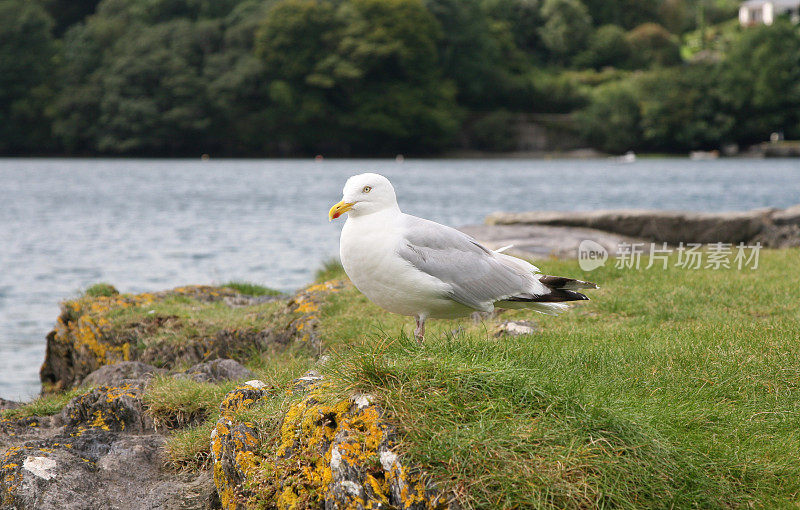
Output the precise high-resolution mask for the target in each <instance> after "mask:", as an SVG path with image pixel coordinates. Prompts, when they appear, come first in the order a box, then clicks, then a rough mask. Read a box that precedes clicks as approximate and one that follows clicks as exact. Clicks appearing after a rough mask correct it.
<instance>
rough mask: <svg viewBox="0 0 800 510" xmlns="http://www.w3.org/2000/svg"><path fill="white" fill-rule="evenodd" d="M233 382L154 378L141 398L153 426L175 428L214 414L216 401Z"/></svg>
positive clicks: (202, 419)
mask: <svg viewBox="0 0 800 510" xmlns="http://www.w3.org/2000/svg"><path fill="white" fill-rule="evenodd" d="M235 387H236V382H226V383H223V384H214V383H204V382H197V381H194V380H192V379H188V378H177V377H169V376H166V377H156V378H154V379H153V380H152V381H151V382H150V383H149V384H148V386H147V391H146V392H145V394H144V396H143V397H142V401H143V403H144V405H145V408H146V409H147V413H148V414H149V415H150V416H151V417H152V418H153V421H154V422H155V426H156V428H162V429H176V428H182V427H185V426H187V425H197V424H200V423H202V422H204V421H206V419H208V418H209V417H212V416H215V415H216V414H217V412H218V409H219V403H220V401H221V400H222V398H223V397H224V396H225V394H226V393H227V392H229V391H230V390H232V389H233V388H235Z"/></svg>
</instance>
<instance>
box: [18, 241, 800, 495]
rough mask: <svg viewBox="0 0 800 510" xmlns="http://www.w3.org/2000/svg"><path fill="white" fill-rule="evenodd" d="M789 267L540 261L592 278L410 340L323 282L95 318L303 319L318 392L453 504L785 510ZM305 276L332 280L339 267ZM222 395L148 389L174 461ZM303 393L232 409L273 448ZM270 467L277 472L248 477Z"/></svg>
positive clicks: (793, 388)
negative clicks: (561, 296)
mask: <svg viewBox="0 0 800 510" xmlns="http://www.w3.org/2000/svg"><path fill="white" fill-rule="evenodd" d="M798 260H800V250H797V249H794V250H780V251H762V253H761V257H760V261H759V267H758V269H756V270H750V269H743V270H736V269H720V270H712V269H701V270H689V269H682V268H675V267H673V264H674V262H675V261H674V260H673V261H672V264H670V268H669V269H667V270H662V269H660V268H656V267H654V268H651V269H649V270H641V271H635V270H618V269H614V268H613V267H605V268H600V269H598V270H596V271H593V272H591V273H584V272H582V271H580V270H579V269H578V268H577V263H576V262H575V261H555V260H553V261H545V262H542V263H539V264H538V265H539V266H540V267H541V269H542V270H543V271H544V272H546V273H549V274H559V275H565V276H573V277H579V278H582V279H589V280H591V281H594V282H596V283H598V284H599V285H600V286H601V289H600V290H598V291H595V292H592V295H591V297H592V300H591V301H589V302H585V303H581V304H580V305H578V306H575V307H574V308H573V309H572V310H570V311H568V312H567V313H565V314H564V315H562V316H561V317H546V316H542V315H538V314H535V313H530V312H525V311H513V312H511V311H509V312H504V313H502V314H500V315H499V316H497V317H491V318H485V319H484V320H482V321H481V320H479V321H476V320H473V319H472V318H466V319H462V320H458V321H430V322H429V324H428V326H429V327H428V331H427V336H426V341H425V343H424V344H423V345H419V344H417V343H416V341H415V340H413V339H412V338H410V334H411V331H412V328H413V320H412V319H410V318H407V317H398V316H395V315H391V314H389V313H386V312H383V311H382V310H380V309H378V308H377V307H376V306H374V305H373V304H371V303H370V302H369V301H368V300H367V299H366V298H365V297H364V296H363V295H361V294H360V293H359V292H358V291H357V290H355V289H354V288H353V287H352V286H350V285H347V284H345V285H343V286H341V287H337V286H321V285H319V286H316V287H318V288H322V287H325V288H326V289H328V290H326V291H325V292H319V293H317V294H314V293H313V291H309V293H308V294H306V296H311V297H308V298H303V299H299V298H295V301H294V303H295V305H294V306H295V308H292V310H293V311H292V312H291V313H289V312H287V311H286V306H285V305H286V303H285V302H284V301H279V302H270V303H264V304H256V305H253V306H247V307H240V308H236V307H234V308H231V307H228V306H225V305H224V303H222V302H207V303H200V302H195V301H193V299H194V298H192V297H191V296H188V297H184V296H177V297H175V296H168V298H167V299H165V300H164V301H163V302H160V303H155V304H153V303H148V304H147V306H138V307H137V306H130V307H126V308H122V309H120V310H118V311H112V312H108V319H109V324H110V326H109V328H110V330H113V331H117V330H119V331H128V330H130V328H129V327H128V326H129V325H130V324H135V323H136V321H137V320H138V319H140V318H141V317H142V316H145V317H152V316H153V315H155V316H157V317H162V316H163V317H170V318H172V321H173V322H164V324H162V325H161V326H160V328H161V329H159V331H158V332H154V335H155V337H157V339H160V341H162V342H169V343H174V342H179V343H180V342H185V341H189V340H191V339H192V338H194V337H195V336H198V335H199V336H207V335H210V334H213V332H214V331H213V330H214V328H219V327H225V328H235V329H249V328H258V327H259V326H260V325H261V326H263V325H264V324H274V325H276V326H278V325H279V326H280V327H284V326H283V325H284V324H285V323H286V322H287V321H289V320H290V319H292V318H294V317H296V316H297V314H298V313H303V314H306V315H305V317H307V318H308V320H309V321H311V319H312V318H313V323H314V324H315V326H314V327H315V328H316V332H315V334H316V335H318V337H319V341H320V342H321V345H322V348H321V350H322V351H323V352H325V353H327V354H329V355H330V356H329V359H328V361H327V362H326V363H324V364H323V365H321V366H320V365H317V368H319V369H320V370H321V371H322V372H323V374H324V375H325V377H326V379H327V381H329V383H330V384H329V385H326V386H325V387H324V389H321V390H319V391H322V392H324V393H329V394H330V395H328V396H329V397H330V401H331V402H338V401H341V398H342V396H344V395H349V394H352V393H354V392H362V393H369V394H370V395H372V397H373V398H374V400H375V401H376V402H377V403H379V404H380V405H381V406H382V407H383V408H384V409H385V410H386V418H387V419H388V420H389V421H390V422H392V423H393V424H395V425H396V426H397V428H398V430H399V432H400V448H401V449H402V450H403V455H404V458H405V459H406V462H407V465H410V466H412V465H415V466H418V467H419V468H421V469H422V470H424V471H425V472H426V473H428V474H430V476H431V477H432V478H433V479H434V480H435V481H436V482H437V484H438V486H439V487H440V488H442V489H443V490H444V491H445V492H446V493H448V494H450V495H451V496H453V497H455V498H456V499H457V500H458V501H459V503H461V504H462V505H463V506H464V507H466V508H500V507H506V508H512V507H525V508H617V507H619V508H692V507H697V508H731V507H733V508H741V507H755V508H776V507H796V506H797V505H798V502H800V461H799V460H798V459H800V432H798V431H800V399H799V398H798V396H799V395H798V393H799V391H798V386H799V385H800V382H799V381H800V342H798V340H800V302H798V300H797V298H796V296H795V293H796V291H795V290H794V289H797V288H798V287H800V274H798V272H797V270H796V266H797V262H798ZM610 266H611V264H610ZM319 278H320V280H329V279H346V277H345V275H344V274H343V273H342V271H341V268H340V267H337V266H336V265H334V264H332V265H327V266H326V267H325V268H324V270H323V271H321V272H320V275H319ZM152 310H155V312H152ZM137 318H138V319H137ZM523 319H524V320H533V321H535V322H536V325H537V332H536V333H533V334H530V335H525V336H520V337H509V336H498V335H497V334H496V331H497V328H498V325H499V324H500V323H501V322H502V321H506V320H523ZM302 324H306V325H307V324H311V322H303V323H302ZM303 327H306V326H297V328H296V329H297V330H298V331H301V330H302V328H303ZM303 331H304V330H303ZM162 336H163V337H164V338H161V337H162ZM187 339H188V340H187ZM147 341H148V342H150V341H154V340H153V339H148V340H147ZM318 352H319V350H318V349H317V348H311V349H309V348H307V347H304V346H303V345H302V344H301V345H300V346H299V347H295V348H288V349H284V350H276V351H274V352H266V351H265V352H259V353H255V352H254V353H252V354H251V355H250V356H251V357H250V358H249V359H242V360H241V361H243V362H245V363H246V365H247V366H248V367H249V368H251V369H252V370H254V371H255V372H256V373H257V374H258V375H259V377H260V378H261V379H263V380H264V381H265V382H266V383H267V385H268V386H269V387H271V388H276V389H285V388H286V387H287V385H288V384H289V381H290V380H291V379H292V378H294V377H297V376H299V375H301V374H302V373H304V372H305V371H306V370H307V369H308V368H309V367H311V366H312V365H313V364H314V361H315V360H316V357H317V354H318ZM230 388H231V385H230V384H227V385H209V384H205V383H192V382H190V381H175V380H173V379H170V378H156V379H155V380H154V382H153V383H152V384H151V386H150V387H149V388H148V390H147V394H146V395H145V397H144V400H145V402H146V405H147V407H148V408H149V412H150V413H151V414H152V415H153V417H154V418H155V419H156V421H157V422H158V423H160V424H161V425H162V428H167V429H170V428H173V427H176V430H175V431H173V432H170V434H171V440H170V442H169V446H168V448H169V451H170V453H171V455H172V464H173V465H174V466H176V467H182V468H192V469H196V468H200V467H202V466H206V465H207V460H208V455H209V452H208V449H209V443H208V437H209V432H210V430H211V428H212V426H213V422H214V421H215V420H216V419H217V418H218V416H219V411H218V401H219V400H220V398H221V397H222V395H224V394H225V392H226V391H227V390H228V389H230ZM324 397H325V395H319V396H317V398H319V399H320V400H321V401H325V399H324ZM51 398H52V397H51ZM300 398H302V397H301V396H299V395H297V394H291V392H286V391H282V390H281V391H277V392H275V396H274V397H273V398H271V399H269V400H265V401H264V402H262V403H261V404H260V406H259V405H256V406H255V407H252V408H250V409H248V410H247V411H246V413H245V415H243V416H242V417H241V419H242V420H246V421H248V422H252V423H254V424H256V426H257V429H258V430H260V431H261V434H262V436H263V437H262V438H261V440H262V442H263V446H262V448H261V451H260V454H261V455H263V456H265V457H268V456H270V455H272V456H275V455H277V454H276V453H275V451H276V450H275V448H274V446H275V444H274V443H275V441H280V434H279V433H278V430H277V427H280V423H281V417H282V415H283V413H286V411H287V409H289V407H290V405H292V404H293V403H296V402H297V401H298V399H300ZM63 403H65V400H64V399H63V398H59V399H58V400H43V401H40V402H38V404H36V405H38V408H32V407H30V406H29V408H26V409H23V410H18V411H14V413H16V414H20V415H28V414H40V413H41V412H43V411H47V413H49V412H55V411H56V410H57V408H58V407H59V406H61V405H63ZM39 408H41V409H39ZM47 413H46V414H47ZM204 420H205V421H204ZM186 424H189V426H186ZM276 458H277V457H276ZM263 465H264V466H267V465H279V463H278V464H276V463H274V462H273V463H272V464H270V463H269V462H265V463H264V464H263ZM262 475H263V476H262ZM270 477H271V478H270ZM272 478H275V479H278V480H280V479H282V475H281V474H280V473H267V472H266V471H265V472H264V473H261V474H258V473H257V474H256V475H255V479H256V480H260V479H264V480H268V479H272ZM264 487H266V486H264ZM264 487H262V488H263V489H264V493H263V494H259V493H258V490H260V489H258V484H256V489H255V490H256V494H255V498H254V501H260V502H261V503H262V504H265V505H267V503H268V501H267V499H265V498H267V495H268V492H267V489H266V488H264ZM272 489H274V487H272ZM270 490H271V489H270ZM303 501H305V500H303ZM311 501H313V499H312V500H311ZM272 504H274V501H273V503H272ZM267 506H269V505H267ZM301 506H302V505H301Z"/></svg>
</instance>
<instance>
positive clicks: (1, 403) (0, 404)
mask: <svg viewBox="0 0 800 510" xmlns="http://www.w3.org/2000/svg"><path fill="white" fill-rule="evenodd" d="M19 406H20V403H19V402H14V401H13V400H6V399H4V398H0V411H3V410H5V409H16V408H17V407H19Z"/></svg>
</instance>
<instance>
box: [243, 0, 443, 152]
mask: <svg viewBox="0 0 800 510" xmlns="http://www.w3.org/2000/svg"><path fill="white" fill-rule="evenodd" d="M438 36H439V26H438V23H437V22H436V20H435V18H433V16H431V14H430V13H429V12H428V11H427V10H426V9H425V7H424V6H423V4H422V3H421V2H420V1H419V0H350V1H343V2H337V3H335V2H328V1H322V2H317V1H314V0H283V1H281V2H278V3H277V4H276V5H275V7H274V8H273V9H272V10H271V11H270V12H269V14H268V15H267V18H266V20H265V21H264V25H263V27H262V29H261V31H260V32H259V35H258V39H257V49H258V54H259V55H260V56H261V59H262V61H263V62H264V65H265V68H266V73H267V76H268V79H269V80H270V85H269V94H270V99H271V101H272V103H273V105H274V108H273V110H272V113H271V116H272V118H273V121H274V129H275V135H276V136H277V137H278V138H279V139H280V140H281V143H282V144H283V145H286V146H292V145H295V146H296V147H297V148H299V149H300V150H305V151H308V150H322V149H327V150H332V151H336V152H345V153H347V152H350V151H355V152H363V151H365V150H372V151H406V150H414V149H416V150H430V149H432V148H435V147H437V146H440V145H441V144H442V143H443V142H444V141H446V139H447V138H448V137H449V136H450V134H451V133H452V131H453V130H454V128H455V126H456V124H455V121H454V118H453V114H454V112H455V110H456V109H455V104H454V101H453V90H452V88H451V87H450V86H449V85H448V84H447V83H446V82H445V81H443V80H442V79H441V76H440V74H439V71H438V68H437V59H438V57H437V53H436V40H437V38H438Z"/></svg>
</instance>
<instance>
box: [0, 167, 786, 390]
mask: <svg viewBox="0 0 800 510" xmlns="http://www.w3.org/2000/svg"><path fill="white" fill-rule="evenodd" d="M367 171H373V172H379V173H382V174H385V175H386V176H387V177H389V178H390V179H392V182H393V183H394V185H395V188H396V190H397V193H398V196H399V202H400V206H401V208H403V209H404V210H405V211H406V212H409V213H412V214H416V215H420V216H425V217H427V218H430V219H433V220H436V221H439V222H443V223H447V224H450V225H454V226H459V225H466V224H474V223H479V222H481V221H482V220H483V218H484V217H485V216H486V215H487V214H489V213H491V212H494V211H501V210H502V211H522V210H533V209H558V210H587V209H598V208H624V207H637V208H655V209H693V210H702V211H723V210H744V209H750V208H755V207H767V206H772V207H786V206H789V205H794V204H796V203H800V160H716V161H698V162H692V161H689V160H686V159H643V160H639V161H637V162H636V163H633V164H618V163H613V162H611V161H608V160H580V161H573V160H406V161H405V162H403V163H398V162H395V161H394V160H330V161H328V160H326V161H323V162H314V161H300V160H210V161H200V160H192V161H188V160H96V159H70V160H66V159H65V160H54V159H49V160H41V159H0V183H1V184H0V397H4V398H9V399H27V398H29V397H31V396H33V395H35V394H36V393H38V390H39V379H38V370H39V366H40V365H41V362H42V360H43V359H44V347H45V335H46V334H47V332H48V331H49V330H50V329H51V328H52V326H53V324H54V322H55V319H56V317H57V315H58V312H59V309H58V303H59V301H61V300H63V299H65V298H69V297H71V296H75V295H76V294H77V293H78V292H80V290H81V289H83V288H85V287H86V286H88V285H90V284H92V283H95V282H98V281H105V282H109V283H112V284H114V285H115V286H116V287H117V288H118V289H119V290H120V291H122V292H140V291H154V290H161V289H165V288H171V287H174V286H178V285H183V284H208V283H211V284H213V283H223V282H226V281H230V280H246V281H252V282H256V283H260V284H263V285H267V286H270V287H274V288H278V289H281V290H285V291H291V290H293V289H296V288H298V287H300V286H302V285H304V284H305V283H307V282H309V281H310V280H311V279H312V278H313V273H314V271H315V270H316V269H317V268H318V267H319V266H320V264H321V263H322V261H324V260H326V259H328V258H330V257H333V256H335V255H336V254H337V252H338V236H339V232H340V230H341V225H342V222H341V221H339V222H334V223H332V224H331V223H328V218H327V212H328V209H329V207H330V206H331V205H332V204H333V203H335V202H337V201H338V200H339V199H340V197H341V189H342V185H343V184H344V181H345V179H346V178H347V177H348V176H350V175H352V174H356V173H361V172H367Z"/></svg>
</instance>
